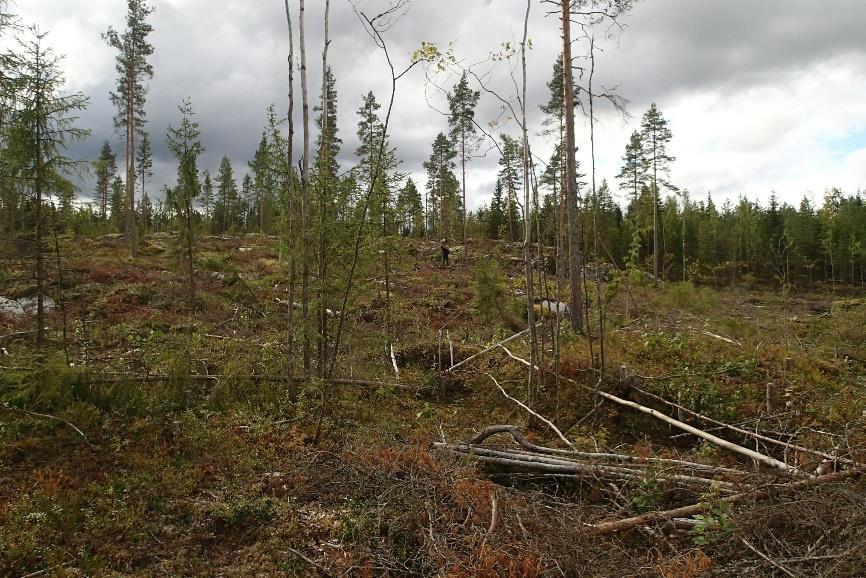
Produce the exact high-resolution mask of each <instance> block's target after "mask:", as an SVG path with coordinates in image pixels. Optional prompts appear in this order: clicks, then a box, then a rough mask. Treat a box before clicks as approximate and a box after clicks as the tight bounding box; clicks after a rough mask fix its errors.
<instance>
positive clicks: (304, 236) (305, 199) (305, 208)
mask: <svg viewBox="0 0 866 578" xmlns="http://www.w3.org/2000/svg"><path fill="white" fill-rule="evenodd" d="M299 3H300V14H299V18H298V23H299V24H298V26H299V31H300V48H301V98H302V99H303V119H304V164H303V171H302V174H301V318H302V322H303V324H304V327H303V330H304V376H305V377H308V376H309V375H310V324H309V307H310V262H309V259H308V258H307V246H308V244H309V235H310V231H309V226H310V224H309V218H310V106H309V102H308V98H307V48H306V42H305V36H304V0H299Z"/></svg>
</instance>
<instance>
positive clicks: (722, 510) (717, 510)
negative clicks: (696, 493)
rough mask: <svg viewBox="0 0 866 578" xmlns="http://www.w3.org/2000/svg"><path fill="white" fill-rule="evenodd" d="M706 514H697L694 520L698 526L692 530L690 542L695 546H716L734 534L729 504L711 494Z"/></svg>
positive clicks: (715, 494)
mask: <svg viewBox="0 0 866 578" xmlns="http://www.w3.org/2000/svg"><path fill="white" fill-rule="evenodd" d="M708 506H709V507H708V511H707V513H706V514H698V515H697V516H695V519H696V520H698V525H697V526H695V528H694V530H692V541H693V542H694V543H695V545H697V546H702V545H706V544H716V543H718V542H722V541H724V540H727V539H728V538H729V537H730V536H731V534H733V533H734V525H733V523H732V522H731V519H730V514H731V504H730V503H728V502H726V501H724V500H722V499H720V498H718V495H717V493H715V492H714V493H713V494H712V495H711V496H710V498H709V504H708Z"/></svg>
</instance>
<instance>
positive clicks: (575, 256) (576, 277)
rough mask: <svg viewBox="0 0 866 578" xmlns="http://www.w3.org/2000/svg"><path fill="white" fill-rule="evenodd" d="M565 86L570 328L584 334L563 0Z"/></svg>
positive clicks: (567, 25) (567, 35)
mask: <svg viewBox="0 0 866 578" xmlns="http://www.w3.org/2000/svg"><path fill="white" fill-rule="evenodd" d="M561 4H562V84H563V90H564V92H565V149H566V151H565V165H566V167H565V168H566V185H567V188H566V194H565V199H566V212H567V214H568V252H569V256H568V261H569V263H568V269H569V277H570V279H569V281H570V284H571V309H570V311H569V313H570V315H571V329H572V330H573V331H583V315H582V312H581V307H580V302H581V297H580V274H581V273H580V271H581V268H582V266H581V259H580V257H581V254H580V246H579V235H578V222H577V220H578V215H577V167H576V166H575V164H576V159H575V144H574V141H575V138H574V80H573V78H572V68H571V18H570V16H571V15H570V13H569V6H570V2H568V0H562V2H561Z"/></svg>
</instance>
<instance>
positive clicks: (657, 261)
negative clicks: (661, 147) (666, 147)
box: [652, 132, 662, 282]
mask: <svg viewBox="0 0 866 578" xmlns="http://www.w3.org/2000/svg"><path fill="white" fill-rule="evenodd" d="M652 139H653V276H654V277H655V280H656V282H658V281H660V280H661V278H660V277H659V271H660V270H661V268H662V265H661V263H662V255H661V252H660V249H661V244H662V243H661V230H660V229H659V180H658V158H657V154H658V151H657V147H656V135H655V132H653V135H652Z"/></svg>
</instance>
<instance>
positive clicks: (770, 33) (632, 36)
mask: <svg viewBox="0 0 866 578" xmlns="http://www.w3.org/2000/svg"><path fill="white" fill-rule="evenodd" d="M152 4H153V5H154V6H155V8H156V11H155V12H154V14H153V15H152V17H151V22H152V24H153V26H154V34H153V35H152V37H151V40H152V43H153V45H154V47H155V54H154V56H153V58H152V62H153V64H154V67H155V71H156V74H155V76H154V78H153V81H152V82H151V83H150V85H149V92H148V102H147V113H148V118H149V125H148V130H149V131H150V133H151V137H152V138H151V140H152V141H153V143H154V148H155V151H154V152H155V155H154V156H155V172H156V175H155V177H154V182H153V183H152V184H151V185H150V186H148V189H149V190H150V191H151V192H152V193H153V192H155V191H157V190H159V189H160V188H161V187H162V185H163V184H168V185H173V184H174V173H175V169H174V161H173V159H172V158H171V157H170V155H169V153H168V150H167V148H166V146H165V133H166V128H167V127H168V125H169V124H170V123H177V120H178V112H177V105H178V103H179V102H180V101H181V99H183V98H185V97H190V98H191V99H192V103H193V106H194V108H195V110H196V112H197V115H198V120H199V121H200V123H201V128H202V134H203V144H204V146H205V148H206V151H207V152H206V153H205V155H204V156H203V157H202V159H201V162H200V168H201V169H205V168H207V169H210V170H211V171H212V172H216V169H217V166H218V164H219V160H220V158H221V157H222V156H223V155H228V156H229V157H230V158H231V159H232V161H233V164H234V165H235V168H236V170H237V171H238V173H239V174H242V171H243V170H245V167H246V163H247V162H248V161H249V159H250V158H251V157H252V155H253V152H254V151H255V148H256V146H257V144H258V141H259V139H260V138H261V131H262V127H263V125H264V122H265V110H266V107H267V106H268V105H269V104H270V103H275V104H276V105H277V107H278V110H279V111H281V112H282V114H285V110H286V109H287V105H286V93H287V79H286V77H287V72H286V56H287V53H288V41H287V33H286V21H285V11H284V5H283V0H153V1H152ZM290 4H291V7H292V10H293V12H294V14H293V17H294V18H295V22H297V16H298V14H297V0H291V2H290ZM358 4H359V7H360V9H361V10H364V11H368V12H369V13H371V14H373V13H377V12H379V11H381V9H382V8H383V7H384V6H385V5H386V2H383V1H382V0H361V1H360V2H359V3H358ZM307 5H308V6H307V27H308V30H307V51H308V62H309V75H310V91H311V94H310V98H311V101H313V102H315V101H316V100H317V99H318V98H319V92H320V91H319V87H320V85H321V50H322V39H323V34H322V32H323V31H322V14H323V7H324V0H307ZM525 8H526V5H525V3H524V2H522V1H520V2H519V1H516V0H510V1H509V0H493V1H492V2H489V1H486V0H435V1H434V0H415V1H414V2H413V3H412V6H411V9H410V11H409V12H408V13H407V14H406V15H405V16H404V17H403V18H402V19H401V20H400V21H399V22H397V23H396V25H395V26H394V27H393V28H392V29H391V30H389V31H388V32H387V36H386V37H387V40H388V42H389V48H390V50H391V53H392V55H393V57H394V60H395V62H396V65H397V67H398V68H399V67H401V65H405V64H406V63H408V60H409V54H410V53H411V52H412V51H413V50H414V49H415V48H417V47H418V45H419V44H420V42H421V41H431V42H436V43H439V44H441V45H447V44H448V43H450V42H453V43H454V46H453V49H454V53H455V55H456V56H457V57H458V58H459V59H461V61H463V62H464V63H467V64H468V63H474V62H480V61H483V60H484V59H486V58H487V57H488V55H489V54H490V53H491V52H492V51H496V50H498V49H499V47H500V46H501V44H502V43H503V42H506V41H512V42H514V41H516V40H518V39H519V37H520V35H521V33H522V23H523V12H524V10H525ZM550 8H551V6H550V5H549V4H543V3H541V2H540V1H539V0H533V3H532V14H531V17H530V30H529V35H530V37H531V38H532V41H533V48H532V51H531V53H530V55H529V59H528V63H529V70H530V72H529V98H528V105H529V113H530V120H529V124H530V127H531V130H532V139H533V147H534V149H535V152H536V153H537V154H538V155H539V156H542V157H544V158H547V157H548V155H549V151H550V144H549V143H546V142H545V141H544V139H543V138H542V137H540V136H538V132H539V130H540V120H541V113H540V112H539V110H538V107H539V105H541V104H543V103H544V102H546V101H547V99H548V90H547V87H546V86H545V83H546V82H547V81H548V80H549V78H550V75H551V69H552V65H553V62H554V60H555V58H556V57H557V54H558V53H559V49H560V46H559V43H560V40H559V31H558V20H557V19H556V18H555V17H554V16H547V15H546V13H547V12H548V11H549V9H550ZM125 11H126V1H125V0H17V6H16V12H17V13H18V14H19V15H20V16H21V18H22V20H23V21H24V22H28V23H36V24H38V25H39V26H40V27H41V28H42V29H43V30H48V31H49V32H50V34H49V36H48V41H49V43H50V44H51V45H52V46H54V47H55V48H56V50H57V51H58V52H60V53H63V54H65V55H66V60H65V61H64V66H65V70H66V72H67V79H68V87H69V89H70V90H76V91H81V92H83V93H85V94H86V95H88V96H89V97H90V99H91V101H90V107H89V109H88V110H87V112H86V113H84V114H83V115H82V118H81V123H80V124H81V125H82V126H84V127H87V128H90V129H92V130H93V135H92V136H91V137H90V139H89V140H88V141H87V142H86V143H84V144H82V145H76V147H75V149H74V151H73V154H75V155H77V156H79V157H82V158H94V157H95V156H96V155H97V154H98V150H99V148H100V145H101V143H102V141H103V140H105V139H108V140H109V142H111V143H112V145H113V146H114V148H115V150H117V151H122V141H121V138H120V135H119V134H118V133H116V132H115V131H114V130H113V128H112V123H111V118H112V115H113V110H112V107H111V105H110V103H109V100H108V93H109V90H111V89H112V87H113V86H114V82H115V71H114V62H113V59H114V53H113V52H112V50H111V49H110V48H108V47H107V46H106V45H105V44H104V43H103V42H102V40H101V39H100V33H101V32H103V31H104V30H105V29H106V28H107V27H108V26H110V25H113V26H115V27H117V28H122V26H123V24H124V15H125ZM622 22H623V24H625V28H624V29H623V30H622V32H621V33H619V34H618V35H617V36H616V37H615V38H612V39H603V38H602V37H603V36H604V32H605V31H604V30H599V31H598V34H599V37H600V40H599V42H600V45H601V47H602V48H603V52H601V53H599V54H598V56H597V59H596V66H597V71H596V78H597V83H598V85H599V86H602V85H603V86H607V87H614V86H615V87H616V91H617V92H618V94H619V95H620V96H622V97H623V98H626V99H627V100H628V101H629V103H628V112H629V113H630V115H631V118H625V119H624V118H622V117H620V116H618V115H617V114H616V113H615V112H614V111H612V110H610V109H602V110H601V111H600V112H599V113H598V116H599V119H600V121H599V126H598V127H597V130H596V158H597V165H598V173H597V174H598V178H599V180H600V179H601V178H605V177H606V178H608V179H611V180H612V179H613V177H614V176H615V174H616V173H617V172H618V167H619V164H620V159H621V157H622V153H623V149H624V147H625V143H626V142H627V140H628V135H629V134H630V133H631V131H632V130H634V129H635V128H636V127H638V125H639V122H640V117H641V115H642V114H643V113H644V111H645V110H646V109H647V107H648V106H649V105H650V103H652V102H656V103H657V105H658V107H659V108H660V109H661V111H662V113H663V114H664V115H665V117H666V118H668V119H669V121H670V127H671V130H672V131H673V135H674V138H673V142H672V145H671V153H672V154H673V155H674V156H676V157H677V160H676V162H675V163H674V164H673V169H672V181H673V182H674V183H675V184H676V185H678V186H679V187H681V188H687V189H688V190H689V191H691V193H692V195H693V197H694V196H700V197H705V195H706V194H707V192H711V193H712V195H713V199H714V201H716V202H717V203H721V202H723V201H724V199H727V198H736V197H738V196H739V195H747V196H748V197H749V198H750V199H760V200H765V199H766V198H767V197H768V196H769V194H770V192H771V191H775V192H776V193H777V195H778V196H779V197H780V198H781V199H783V200H785V201H788V202H792V203H795V202H797V201H798V200H799V199H800V198H801V197H802V195H803V194H808V195H810V196H812V197H813V198H815V199H816V200H820V198H821V196H822V194H823V191H824V190H825V189H826V188H828V187H831V186H838V187H841V188H842V189H843V190H845V191H846V192H856V191H857V190H858V189H859V188H861V187H863V186H864V185H866V96H864V95H866V34H864V29H863V26H864V23H866V2H863V1H862V0H825V1H822V2H816V1H815V0H729V1H726V2H720V1H718V0H644V1H642V2H639V3H637V4H636V6H635V8H634V10H633V11H632V12H631V13H630V14H628V15H627V16H626V17H625V18H623V20H622ZM331 39H332V44H331V48H330V53H329V56H330V63H331V66H332V68H333V70H334V73H335V75H336V79H337V91H338V103H339V126H338V128H339V132H340V136H341V138H342V139H343V151H342V155H341V165H342V168H343V169H346V168H348V167H350V166H351V164H352V163H353V154H354V150H355V148H356V146H357V139H356V137H355V131H356V125H357V117H356V113H355V111H356V110H357V108H358V106H359V104H360V100H361V96H362V95H363V94H365V93H366V92H367V91H369V90H372V91H374V93H375V94H376V96H377V98H378V100H379V101H380V102H381V103H383V104H384V103H386V102H387V99H388V96H389V90H390V74H389V72H388V69H387V67H386V66H385V60H384V58H383V56H382V53H381V51H380V50H379V49H377V48H376V46H375V45H374V44H373V41H372V40H371V39H370V37H369V36H368V35H367V34H366V33H365V31H364V29H363V27H362V26H361V24H360V22H359V21H358V18H357V16H356V15H355V13H354V12H353V10H352V5H351V4H350V2H349V0H332V2H331ZM296 41H297V35H296ZM583 51H584V47H583V46H577V47H576V48H575V53H576V54H580V53H582V52H583ZM479 70H481V68H479ZM297 78H298V76H297V75H296V79H297ZM488 78H489V82H490V86H491V87H492V88H494V89H495V90H496V91H497V92H498V93H499V94H501V95H502V96H503V97H506V98H513V97H514V96H515V90H514V87H513V84H512V83H511V76H510V71H509V68H508V65H507V63H500V64H498V65H497V66H496V67H494V68H492V70H491V71H490V75H489V77H488ZM455 80H456V78H455V77H454V76H451V75H448V74H444V75H443V74H439V75H437V76H435V78H431V77H430V75H428V74H425V72H424V71H423V70H422V69H421V68H420V67H419V68H416V69H415V70H413V71H412V72H410V73H409V74H408V75H407V76H406V77H404V78H403V79H402V80H401V81H400V83H399V85H398V91H397V97H396V104H395V108H394V114H393V117H392V125H391V127H392V128H391V141H392V144H394V145H396V146H397V148H398V156H399V158H401V159H402V160H403V165H402V169H403V170H404V171H406V172H409V173H412V174H413V176H414V178H415V179H416V182H418V184H419V186H423V184H424V182H425V176H424V173H423V168H422V166H421V163H422V162H424V160H426V159H427V157H428V156H429V154H430V145H431V143H432V142H433V139H434V138H435V137H436V134H437V133H438V132H439V131H446V130H447V121H446V119H445V118H444V117H443V116H442V115H441V114H440V113H439V112H437V110H436V109H437V108H438V109H439V110H444V109H445V108H446V107H447V104H446V102H445V97H444V95H443V94H442V93H441V91H440V90H438V89H437V88H436V86H435V85H436V84H438V85H444V86H445V87H446V88H448V87H450V85H452V84H453V83H454V81H455ZM431 81H432V82H431ZM296 88H297V89H298V90H299V86H298V87H296ZM500 108H501V104H500V103H499V101H497V100H496V99H495V98H494V97H492V96H488V95H482V99H481V103H480V105H479V109H478V112H477V119H478V121H479V122H480V123H481V124H484V125H486V124H487V123H488V122H490V121H492V120H495V119H502V115H501V112H500ZM296 111H297V112H298V115H297V121H296V122H299V121H300V106H296ZM383 112H384V107H383ZM498 130H504V131H507V132H511V133H512V134H514V135H517V134H518V133H519V128H518V127H517V126H516V124H515V123H514V122H513V121H511V122H505V124H504V125H502V126H501V127H500V128H499V129H498ZM296 142H298V143H299V142H300V141H296ZM578 146H579V147H580V149H581V151H580V153H579V156H580V158H581V160H582V162H583V168H584V169H585V170H586V169H587V168H588V166H589V164H588V151H589V139H588V127H587V126H583V124H582V123H578ZM485 148H486V147H485ZM296 150H299V149H298V148H296ZM121 162H122V161H121ZM496 170H497V169H496V154H495V153H489V154H488V155H487V156H486V157H484V158H478V159H474V160H473V161H472V163H471V164H470V165H469V168H468V187H467V188H468V191H469V192H468V194H469V206H470V208H475V207H477V206H478V205H480V204H481V203H483V202H486V201H487V200H488V199H489V196H490V192H491V190H492V188H493V184H494V182H495V178H496ZM90 188H91V184H90V183H86V184H85V185H84V191H83V192H82V195H83V196H86V195H87V194H89V189H90ZM619 198H620V200H622V199H623V198H624V197H622V196H620V197H619Z"/></svg>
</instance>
